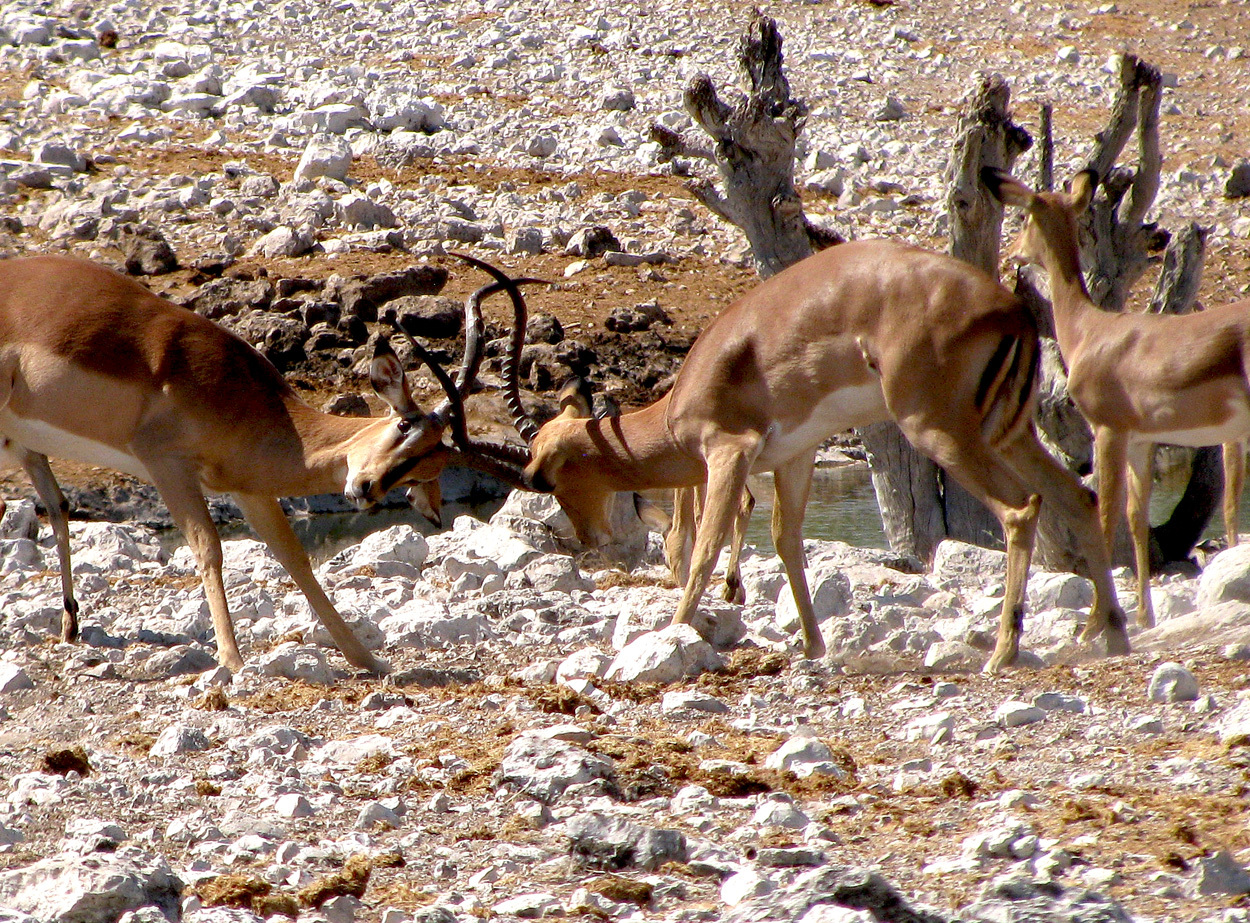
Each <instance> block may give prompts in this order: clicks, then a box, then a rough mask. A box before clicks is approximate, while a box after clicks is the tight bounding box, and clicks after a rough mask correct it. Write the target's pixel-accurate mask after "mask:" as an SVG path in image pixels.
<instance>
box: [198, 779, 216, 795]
mask: <svg viewBox="0 0 1250 923" xmlns="http://www.w3.org/2000/svg"><path fill="white" fill-rule="evenodd" d="M195 793H196V794H197V795H199V796H201V797H203V798H216V797H217V796H218V795H220V794H221V786H220V785H218V784H217V783H216V782H210V781H209V780H208V779H196V780H195Z"/></svg>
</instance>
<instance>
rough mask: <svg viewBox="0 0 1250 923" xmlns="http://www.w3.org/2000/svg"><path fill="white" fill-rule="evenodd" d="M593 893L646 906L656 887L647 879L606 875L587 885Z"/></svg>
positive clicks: (622, 901)
mask: <svg viewBox="0 0 1250 923" xmlns="http://www.w3.org/2000/svg"><path fill="white" fill-rule="evenodd" d="M586 890H587V891H590V892H591V893H592V894H600V895H602V896H604V897H606V898H607V899H608V900H610V901H616V902H617V903H618V904H637V905H638V906H639V907H646V906H647V905H648V904H650V903H651V895H653V894H654V893H655V888H654V887H652V886H651V885H649V884H647V883H646V882H645V881H634V880H632V879H630V878H623V877H621V876H620V875H605V876H604V877H603V878H597V879H595V880H594V881H592V882H591V883H590V884H588V885H587V886H586Z"/></svg>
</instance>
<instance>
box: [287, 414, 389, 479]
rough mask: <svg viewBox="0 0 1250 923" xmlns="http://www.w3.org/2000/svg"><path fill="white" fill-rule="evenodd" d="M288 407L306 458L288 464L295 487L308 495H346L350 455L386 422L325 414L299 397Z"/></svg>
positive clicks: (378, 419) (292, 458)
mask: <svg viewBox="0 0 1250 923" xmlns="http://www.w3.org/2000/svg"><path fill="white" fill-rule="evenodd" d="M286 403H287V410H288V412H289V413H290V417H291V422H292V423H293V424H294V426H295V431H296V433H298V434H299V441H300V444H301V445H302V446H303V454H302V455H300V456H292V457H290V458H288V459H287V460H286V463H287V464H288V465H289V466H290V471H289V476H290V479H291V481H292V483H299V484H300V485H301V487H302V488H303V491H302V492H303V493H307V494H321V493H324V494H329V493H342V492H343V490H344V488H345V486H346V484H347V468H348V465H347V453H348V451H349V450H350V449H351V447H352V445H353V444H355V442H356V441H357V440H358V439H360V438H361V436H362V435H365V434H367V433H368V432H369V431H370V430H372V429H373V428H375V427H377V426H380V425H384V420H383V419H381V418H378V417H340V416H336V415H335V414H331V413H322V412H321V411H319V410H315V409H314V408H312V407H310V406H308V405H307V404H305V403H304V402H303V401H301V400H300V399H299V398H298V397H291V398H289V399H288V400H287V402H286Z"/></svg>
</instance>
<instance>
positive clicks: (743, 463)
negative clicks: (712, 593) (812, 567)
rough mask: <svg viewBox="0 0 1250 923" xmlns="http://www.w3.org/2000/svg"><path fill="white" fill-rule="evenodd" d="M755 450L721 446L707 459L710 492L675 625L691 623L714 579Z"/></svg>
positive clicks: (675, 617)
mask: <svg viewBox="0 0 1250 923" xmlns="http://www.w3.org/2000/svg"><path fill="white" fill-rule="evenodd" d="M755 454H756V453H755V452H750V453H747V452H745V451H744V450H743V448H742V447H741V446H739V445H732V446H728V447H724V448H720V449H718V450H716V451H714V452H713V453H710V454H709V456H708V459H707V495H706V497H705V500H704V504H703V515H702V516H701V517H700V519H699V530H698V534H697V535H696V536H695V543H694V553H693V555H692V557H691V562H690V576H689V579H687V581H686V590H685V592H684V593H683V594H682V597H681V603H680V604H679V605H678V607H677V614H676V615H674V616H673V622H674V624H680V623H689V622H690V620H691V619H693V618H694V614H695V612H697V611H698V608H699V600H700V599H701V598H702V596H703V591H704V590H705V589H707V585H708V581H710V580H711V579H712V571H713V569H715V567H716V559H717V558H718V557H719V556H720V551H721V548H723V547H724V545H725V541H726V539H727V538H728V536H729V530H730V527H731V526H732V525H733V519H734V514H735V512H736V510H737V508H738V503H739V498H740V497H741V496H742V491H743V490H744V489H746V484H747V474H748V473H749V472H750V470H751V460H752V458H754V456H755Z"/></svg>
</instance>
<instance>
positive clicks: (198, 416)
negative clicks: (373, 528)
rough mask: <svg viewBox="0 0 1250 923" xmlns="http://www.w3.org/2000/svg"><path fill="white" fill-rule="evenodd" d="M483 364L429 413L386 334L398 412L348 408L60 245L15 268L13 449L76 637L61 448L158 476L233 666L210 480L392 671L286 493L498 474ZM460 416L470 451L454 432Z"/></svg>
mask: <svg viewBox="0 0 1250 923" xmlns="http://www.w3.org/2000/svg"><path fill="white" fill-rule="evenodd" d="M498 288H499V286H497V285H493V286H488V287H487V288H485V289H482V290H479V291H478V292H477V293H475V294H474V295H473V296H471V297H470V299H469V305H467V306H466V308H467V309H469V310H471V311H475V310H476V309H477V302H478V301H479V300H480V298H481V297H483V296H484V294H487V293H489V291H490V290H497V289H498ZM470 326H471V327H473V326H474V325H470ZM471 332H472V331H471ZM478 360H480V349H479V348H477V346H476V345H474V344H471V343H470V344H467V345H466V351H465V365H464V368H462V369H461V374H460V380H459V381H458V382H457V383H456V385H457V386H458V388H457V387H456V386H452V385H451V384H450V382H448V381H447V376H446V375H445V374H443V375H442V376H441V377H440V380H441V381H443V382H444V388H445V389H446V390H447V397H446V399H445V400H444V401H443V402H442V403H441V404H440V405H439V406H438V407H437V408H435V409H434V410H433V411H431V412H430V413H428V414H427V413H425V412H423V411H422V409H421V408H420V407H419V406H418V404H417V402H416V401H415V400H414V399H413V397H412V393H411V391H410V390H409V387H408V382H407V379H406V377H405V375H404V371H403V368H402V367H401V365H400V363H399V360H398V358H396V356H395V353H394V352H393V351H392V349H391V348H390V346H389V345H388V344H387V343H386V341H385V339H380V340H379V341H378V343H377V348H376V351H375V355H374V357H373V360H372V364H371V367H370V379H371V381H372V384H373V387H374V390H375V391H376V392H377V394H378V395H379V396H380V397H381V398H382V399H383V400H384V401H385V402H386V403H387V404H388V405H389V407H390V413H389V415H387V416H385V417H380V418H361V417H339V416H334V415H331V414H326V413H321V412H319V411H317V410H314V409H313V408H312V407H310V406H308V405H307V404H306V403H304V402H303V401H302V400H300V399H299V397H298V396H296V394H295V392H294V390H293V389H292V388H291V387H290V385H288V384H287V382H286V380H285V379H284V378H283V377H282V375H281V374H279V372H278V371H277V370H276V369H275V368H274V367H273V365H271V364H270V363H269V361H268V360H266V359H265V358H264V357H263V356H261V355H260V353H258V352H257V351H256V350H254V349H253V348H252V347H251V346H249V345H248V344H247V343H246V342H244V341H243V340H242V339H240V338H239V337H237V336H235V335H234V334H232V333H229V332H227V331H226V330H223V329H222V328H221V327H218V326H217V325H216V324H214V323H212V322H211V321H208V320H206V319H205V318H203V317H200V316H199V315H197V314H194V313H193V312H191V311H188V310H185V309H183V308H180V307H177V306H175V305H173V304H170V303H169V302H168V301H165V300H164V299H162V298H160V297H158V296H156V295H155V294H153V293H152V292H150V291H148V290H147V289H146V288H144V287H143V286H142V285H140V284H139V283H138V282H136V281H134V280H132V279H130V278H128V277H125V276H122V275H120V274H118V273H116V272H114V271H112V270H110V269H107V268H105V267H103V266H99V265H96V264H93V263H90V262H85V261H82V260H76V259H69V258H65V257H60V256H33V257H26V258H20V259H10V260H4V261H2V262H0V443H2V446H3V451H4V454H5V455H6V456H7V457H8V458H9V459H10V460H12V461H14V462H15V463H17V464H20V465H21V466H22V467H23V468H25V470H26V472H27V473H28V474H29V475H30V478H31V481H32V482H33V483H34V486H35V489H36V491H37V492H38V494H39V496H40V498H41V499H42V500H43V503H44V505H45V506H46V507H47V509H48V516H49V520H50V522H51V525H52V529H53V532H54V534H55V537H56V544H57V552H58V555H59V558H60V566H61V584H62V590H63V594H64V613H63V617H62V630H61V635H62V637H63V638H64V639H65V640H72V639H73V638H75V637H76V635H77V633H78V618H77V616H78V602H77V600H76V599H75V598H74V592H73V585H72V582H71V567H70V555H69V526H68V523H67V519H66V513H67V504H66V501H65V498H64V496H63V495H62V493H61V489H60V487H59V485H58V484H57V482H56V479H55V477H54V476H53V473H52V469H51V467H50V466H49V464H48V456H50V455H51V456H54V457H57V458H66V459H72V460H76V461H80V462H84V463H87V464H92V465H99V466H103V467H107V468H113V469H116V470H118V471H123V472H125V473H127V474H130V475H133V476H134V477H137V478H141V479H143V480H146V481H149V482H151V483H152V484H154V485H155V486H156V488H157V490H158V491H159V492H160V495H161V498H162V499H163V500H164V501H165V503H166V505H167V506H168V507H169V512H170V514H171V515H172V516H173V519H174V521H175V523H176V524H177V525H178V528H179V529H180V530H181V531H182V533H183V535H184V536H185V537H186V539H187V542H188V544H189V545H190V547H191V549H192V551H193V552H194V554H195V559H196V563H197V565H198V567H199V571H200V577H201V580H202V582H203V585H204V593H205V595H206V597H207V598H208V604H209V609H210V610H211V612H212V618H213V630H214V632H215V634H216V638H217V657H218V660H219V661H220V663H221V664H222V665H224V666H226V667H229V668H230V669H238V668H239V667H241V666H242V664H243V660H242V658H241V657H240V655H239V648H238V645H237V643H236V641H235V635H234V628H233V625H232V624H231V621H230V613H229V609H228V607H227V604H226V593H225V588H224V586H223V583H222V575H221V566H222V554H221V541H220V538H219V537H218V534H217V530H216V528H215V526H214V525H213V522H212V520H211V519H210V518H209V513H208V506H207V504H206V503H205V500H204V494H205V492H221V493H229V494H231V495H232V496H233V497H234V499H235V501H236V502H237V503H238V505H239V508H240V509H241V510H242V511H243V513H244V515H245V516H246V518H247V521H248V523H249V524H250V525H251V526H252V528H253V529H254V530H255V531H256V533H257V534H258V535H259V536H260V537H261V538H262V539H263V540H264V541H265V543H266V544H267V545H268V546H269V548H270V550H271V551H272V552H273V554H274V556H275V557H276V558H277V559H278V560H279V561H280V562H281V563H282V566H283V567H285V568H286V570H287V572H288V573H289V574H290V575H291V577H292V578H293V579H294V580H295V583H296V585H298V586H299V588H300V590H301V591H302V592H303V593H304V595H305V596H306V597H307V598H308V602H309V603H310V604H311V606H312V608H313V611H314V612H316V614H317V616H318V617H319V618H320V619H321V621H322V623H323V624H324V625H325V627H326V628H327V629H328V630H329V632H330V634H331V636H332V637H333V639H334V642H335V643H336V644H337V645H338V647H339V649H340V650H341V651H342V652H343V655H344V656H345V657H346V658H347V660H348V661H349V662H350V663H352V664H353V665H354V666H357V667H359V668H361V669H364V670H369V671H373V672H379V671H381V670H383V669H384V668H385V665H384V664H383V662H382V661H380V660H379V659H377V658H376V657H374V656H373V654H371V653H370V652H369V651H368V650H366V649H365V647H364V646H363V645H362V644H361V643H360V641H359V639H357V638H356V636H355V635H354V634H353V633H352V631H351V629H350V628H349V627H348V625H347V624H346V623H345V622H344V621H343V619H342V617H341V616H340V615H339V613H338V612H337V611H336V609H335V608H334V605H333V603H331V601H330V599H329V597H327V596H326V594H325V592H324V591H323V590H322V588H321V586H320V585H319V584H318V583H317V580H316V578H315V577H314V576H313V570H312V566H311V564H310V563H309V560H308V556H307V554H305V552H304V549H303V548H302V546H301V545H300V543H299V540H298V538H296V536H295V533H294V532H293V531H292V529H291V526H290V524H289V523H288V522H287V519H286V516H285V515H284V514H283V512H282V508H281V506H279V503H278V500H277V498H278V497H284V496H300V495H306V494H316V493H327V492H332V491H343V492H344V493H346V495H347V496H348V498H350V499H351V500H352V501H353V502H354V503H356V504H357V505H358V506H360V507H362V508H366V507H369V506H372V505H374V504H376V503H377V502H378V501H379V500H380V499H381V498H382V497H383V496H384V495H385V494H386V493H387V492H388V491H389V490H390V489H391V488H392V487H395V486H399V485H402V484H406V483H413V484H416V485H418V487H417V490H418V491H419V492H423V493H424V494H425V498H426V499H425V505H427V506H430V505H436V504H437V488H436V486H435V485H436V483H437V482H436V481H435V480H434V479H436V478H437V476H438V473H439V472H440V471H441V470H442V468H443V466H444V465H445V464H447V463H448V462H449V461H453V460H459V461H461V462H464V463H467V464H471V465H474V466H476V467H482V468H486V469H488V470H496V469H499V468H500V466H501V464H502V463H501V462H500V461H499V460H498V459H497V458H496V457H495V456H494V455H492V454H491V451H490V449H491V447H490V446H484V445H482V444H477V443H473V442H471V441H470V440H469V439H468V437H467V435H466V433H465V428H464V420H463V405H462V398H463V396H464V394H466V393H467V392H468V388H469V386H470V384H471V382H472V379H473V375H474V372H475V370H476V367H477V366H476V364H475V363H476V362H477V361H478ZM435 370H436V371H437V372H441V369H437V368H436V369H435ZM449 425H450V427H451V429H452V431H453V434H454V435H455V437H456V439H455V443H456V444H455V445H454V446H449V445H445V444H444V443H443V442H442V438H443V434H444V432H445V430H447V429H448V427H449ZM421 485H424V487H422V486H421Z"/></svg>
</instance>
